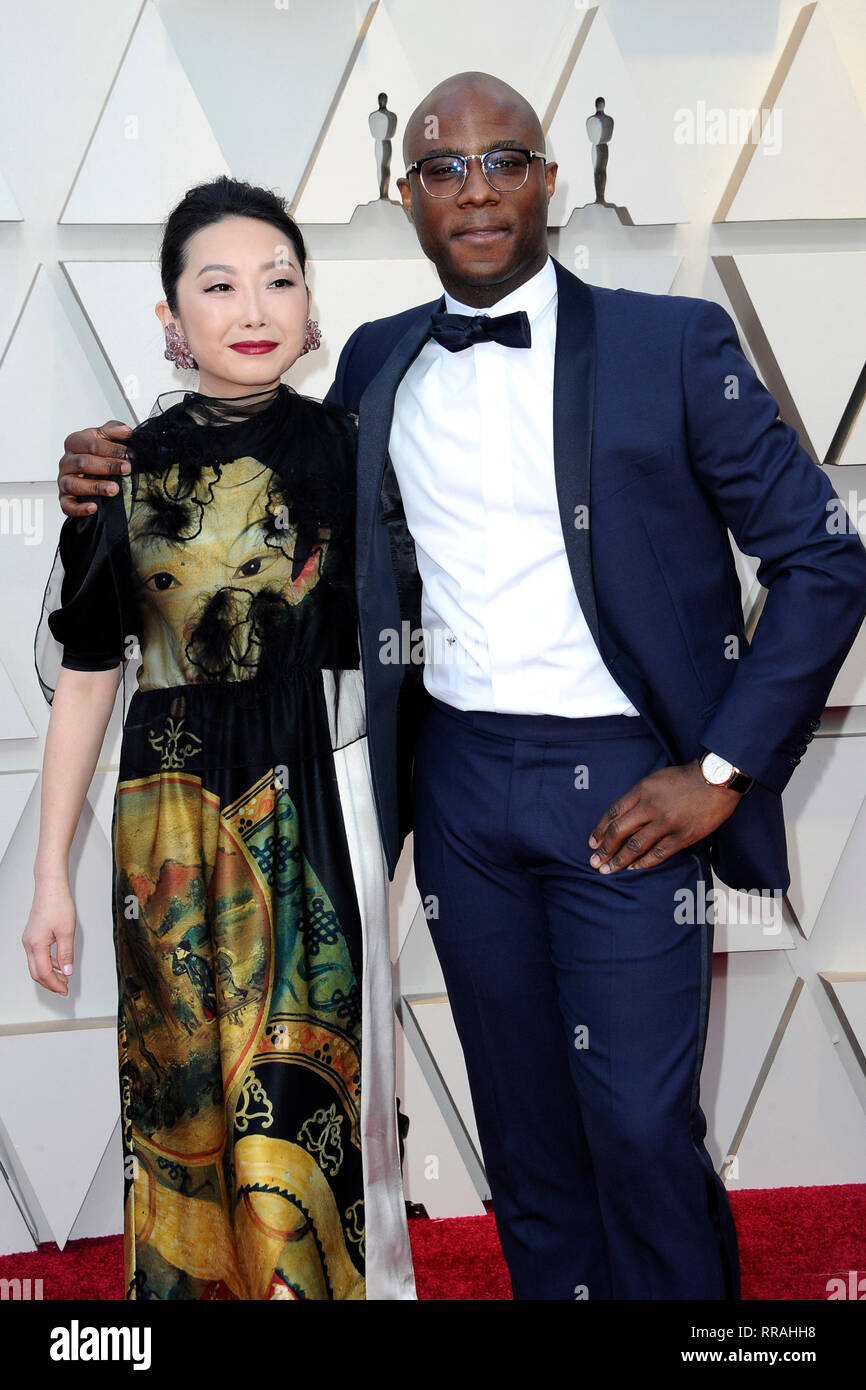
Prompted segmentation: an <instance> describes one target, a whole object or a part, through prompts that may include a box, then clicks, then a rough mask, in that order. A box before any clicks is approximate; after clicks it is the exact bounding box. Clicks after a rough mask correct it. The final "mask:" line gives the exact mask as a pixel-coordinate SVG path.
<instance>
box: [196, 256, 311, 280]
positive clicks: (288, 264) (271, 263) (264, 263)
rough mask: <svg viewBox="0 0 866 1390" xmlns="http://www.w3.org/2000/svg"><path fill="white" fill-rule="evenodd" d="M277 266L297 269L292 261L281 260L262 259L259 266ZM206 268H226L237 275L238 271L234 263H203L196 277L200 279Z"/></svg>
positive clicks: (231, 273) (268, 268) (284, 268)
mask: <svg viewBox="0 0 866 1390" xmlns="http://www.w3.org/2000/svg"><path fill="white" fill-rule="evenodd" d="M275 266H279V267H280V268H281V269H283V270H294V269H295V266H294V263H293V262H292V261H286V260H281V261H262V263H261V265H260V266H259V270H273V269H274V267H275ZM206 270H225V271H227V272H228V274H229V275H237V273H238V269H237V266H234V265H203V266H202V268H201V270H200V271H199V272H198V274H197V275H196V277H195V278H196V279H198V277H199V275H204V273H205V271H206Z"/></svg>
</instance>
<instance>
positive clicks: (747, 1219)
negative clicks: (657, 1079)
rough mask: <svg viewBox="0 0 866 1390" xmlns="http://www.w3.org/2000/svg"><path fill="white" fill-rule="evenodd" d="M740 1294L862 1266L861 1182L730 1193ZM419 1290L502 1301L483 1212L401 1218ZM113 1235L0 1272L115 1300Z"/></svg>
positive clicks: (820, 1294) (820, 1296) (760, 1293)
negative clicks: (737, 1245)
mask: <svg viewBox="0 0 866 1390" xmlns="http://www.w3.org/2000/svg"><path fill="white" fill-rule="evenodd" d="M730 1197H731V1206H732V1208H733V1212H734V1217H735V1219H736V1223H737V1232H738V1235H739V1240H740V1258H741V1264H742V1278H743V1298H744V1299H776V1298H781V1299H814V1300H819V1301H825V1300H826V1299H827V1281H828V1279H831V1278H834V1277H841V1278H842V1279H844V1280H845V1281H846V1284H847V1282H848V1272H849V1270H857V1271H859V1272H860V1275H861V1276H862V1275H864V1274H866V1185H860V1184H858V1185H853V1184H852V1185H850V1186H838V1187H780V1188H765V1189H760V1190H752V1191H747V1192H732V1193H731V1194H730ZM409 1232H410V1235H411V1239H412V1253H413V1256H414V1261H415V1278H416V1282H417V1286H418V1296H419V1298H421V1299H426V1300H439V1301H443V1300H447V1301H455V1300H491V1299H492V1300H497V1299H498V1300H503V1299H510V1297H511V1292H510V1285H509V1282H508V1274H507V1271H506V1268H505V1263H504V1261H503V1259H502V1252H501V1250H500V1248H499V1241H498V1239H497V1236H496V1227H495V1225H494V1222H493V1217H492V1216H473V1217H466V1218H462V1219H453V1220H446V1221H428V1220H425V1219H423V1218H420V1219H414V1220H412V1221H410V1223H409ZM122 1258H123V1257H122V1250H121V1242H120V1237H119V1236H104V1237H101V1238H100V1239H98V1240H76V1241H71V1242H70V1243H69V1244H68V1245H67V1246H66V1249H65V1250H64V1251H62V1252H60V1251H59V1250H58V1249H57V1246H56V1245H53V1244H46V1245H43V1246H41V1247H40V1249H39V1250H38V1251H34V1252H33V1253H31V1254H21V1255H5V1256H3V1257H2V1258H0V1278H3V1279H12V1278H19V1279H28V1278H29V1279H41V1280H42V1281H43V1289H42V1293H43V1298H45V1299H78V1298H82V1299H119V1298H121V1297H122V1294H123V1269H122Z"/></svg>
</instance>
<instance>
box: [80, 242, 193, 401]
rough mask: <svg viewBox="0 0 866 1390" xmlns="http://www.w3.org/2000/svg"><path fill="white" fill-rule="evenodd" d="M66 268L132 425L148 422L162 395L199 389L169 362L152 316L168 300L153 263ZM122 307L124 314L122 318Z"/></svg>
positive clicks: (189, 376) (102, 263)
mask: <svg viewBox="0 0 866 1390" xmlns="http://www.w3.org/2000/svg"><path fill="white" fill-rule="evenodd" d="M62 265H63V269H64V271H65V272H66V274H67V276H68V277H69V281H70V283H71V285H72V288H73V290H74V291H75V294H76V297H77V298H78V301H79V303H80V304H81V307H82V309H83V310H84V312H85V314H86V315H87V318H88V321H89V323H90V326H91V328H92V329H93V332H94V333H95V335H96V337H97V339H98V340H99V344H100V346H101V348H102V350H103V352H104V353H105V356H106V357H107V359H108V362H109V364H110V366H111V370H112V372H113V373H114V376H115V377H116V379H117V383H118V385H119V387H120V389H121V391H122V392H123V394H124V396H125V397H126V400H127V403H128V405H129V408H130V410H131V411H132V413H133V417H134V423H137V422H138V421H141V420H145V419H147V417H148V415H149V414H150V412H151V409H152V407H153V403H154V401H155V400H156V398H157V396H158V395H159V394H160V392H162V391H178V390H191V389H193V388H194V387H195V385H196V378H195V375H194V373H193V372H190V371H179V370H178V369H177V368H176V367H174V366H172V364H171V363H170V362H168V361H166V358H165V333H164V331H163V327H162V324H161V323H160V322H159V319H158V318H157V317H156V314H155V313H154V306H155V305H156V304H157V303H158V302H159V301H160V300H161V299H164V297H165V296H164V295H163V292H162V284H161V282H160V278H159V271H158V270H157V268H156V266H155V265H154V264H153V263H152V262H150V261H63V262H62ZM121 305H122V307H123V311H122V313H121V312H118V308H119V306H121ZM80 418H81V419H82V420H83V419H84V417H83V416H81V417H80ZM94 423H99V424H101V423H102V421H101V420H100V421H98V422H94Z"/></svg>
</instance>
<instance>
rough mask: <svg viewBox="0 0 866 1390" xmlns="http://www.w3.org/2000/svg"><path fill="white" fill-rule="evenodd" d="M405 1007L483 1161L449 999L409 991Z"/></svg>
mask: <svg viewBox="0 0 866 1390" xmlns="http://www.w3.org/2000/svg"><path fill="white" fill-rule="evenodd" d="M406 1007H407V1008H408V1009H410V1010H411V1013H412V1017H413V1019H414V1021H415V1023H416V1025H417V1027H418V1030H419V1032H420V1033H421V1036H422V1038H423V1039H424V1042H425V1044H426V1046H427V1048H428V1049H429V1052H430V1056H431V1057H433V1058H435V1063H436V1067H437V1069H438V1071H439V1072H440V1074H441V1076H442V1080H443V1082H444V1084H445V1086H446V1087H447V1089H448V1093H449V1096H450V1098H451V1101H452V1103H453V1105H454V1108H455V1110H456V1112H457V1114H458V1115H459V1117H460V1119H461V1121H462V1123H463V1125H464V1128H465V1129H466V1133H467V1134H468V1136H469V1139H470V1140H471V1142H472V1146H473V1148H474V1150H475V1156H476V1158H477V1160H478V1162H479V1164H480V1163H481V1162H482V1159H481V1141H480V1139H479V1138H478V1126H477V1125H476V1123H475V1114H474V1112H473V1109H472V1096H471V1093H470V1090H469V1077H468V1076H467V1074H466V1063H465V1061H464V1058H463V1049H462V1048H461V1046H460V1039H459V1038H458V1036H457V1029H456V1028H455V1026H454V1017H453V1015H452V1013H451V1006H450V1004H449V1003H448V996H447V994H440V995H433V996H429V997H426V998H425V997H424V996H420V997H419V996H414V997H413V996H411V995H410V996H409V998H408V999H407V1000H406Z"/></svg>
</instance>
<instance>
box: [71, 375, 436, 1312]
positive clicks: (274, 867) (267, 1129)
mask: <svg viewBox="0 0 866 1390" xmlns="http://www.w3.org/2000/svg"><path fill="white" fill-rule="evenodd" d="M356 429H357V426H356V421H355V418H354V417H353V416H349V415H347V414H346V413H345V412H343V411H340V410H338V409H337V408H336V407H330V406H323V405H320V404H318V403H316V402H313V401H311V400H308V399H306V398H305V397H302V396H299V395H297V394H296V393H295V392H294V391H292V390H291V389H290V388H289V387H287V386H285V385H280V386H279V387H277V388H276V390H275V391H272V392H268V393H263V394H261V395H259V396H251V397H247V398H245V400H244V401H240V402H239V401H223V400H221V399H216V398H207V397H203V396H201V395H199V394H197V393H194V392H189V393H187V394H186V395H185V396H184V398H183V400H182V401H180V402H178V403H177V404H174V405H171V406H169V407H168V408H167V409H165V410H164V411H163V412H162V413H161V414H159V415H156V416H154V417H151V418H150V419H149V420H146V421H144V422H143V424H142V425H140V426H139V427H138V428H137V429H136V430H135V431H134V433H133V434H132V436H131V437H130V440H129V448H130V451H131V454H132V459H133V469H132V473H131V475H130V476H129V477H127V478H125V479H124V480H123V482H122V486H121V490H120V493H119V495H117V496H115V497H114V498H111V499H107V500H104V501H101V502H100V505H99V509H98V512H97V513H96V514H95V515H94V516H89V517H86V518H84V519H78V520H68V521H67V522H66V523H65V525H64V527H63V530H62V533H61V539H60V546H59V558H60V560H61V561H62V570H63V576H64V577H63V587H62V601H61V606H60V607H59V608H58V609H56V610H55V611H53V612H51V613H50V616H49V617H48V626H49V627H50V629H51V632H52V633H53V635H54V637H55V638H56V639H58V641H60V642H61V643H62V644H63V648H64V653H63V664H64V665H65V666H67V667H72V668H73V669H79V670H100V669H103V670H104V669H109V668H111V667H114V666H117V665H118V663H119V662H127V663H129V662H135V661H136V660H137V659H138V658H139V657H140V665H139V666H138V672H137V686H136V688H135V691H134V693H133V695H132V696H131V698H130V700H129V702H128V707H127V709H126V715H125V720H124V729H123V742H122V750H121V761H120V772H119V781H118V786H117V793H116V800H115V811H114V828H113V851H114V939H115V949H116V954H117V971H118V988H119V1013H118V1024H119V1052H120V1085H121V1111H122V1129H123V1146H124V1156H125V1163H124V1259H125V1275H126V1296H127V1297H128V1298H133V1299H185V1298H189V1299H274V1298H283V1299H364V1298H368V1299H369V1298H379V1299H411V1298H414V1297H415V1291H414V1284H413V1278H412V1266H411V1258H410V1253H409V1242H408V1234H407V1228H406V1220H405V1205H404V1201H403V1193H402V1184H401V1174H400V1159H399V1151H398V1138H397V1116H396V1107H395V1098H394V1057H393V1015H392V1005H391V975H390V956H389V947H388V916H387V894H386V889H387V877H386V870H385V865H384V858H383V855H382V850H381V846H380V841H379V834H378V827H377V822H376V816H375V808H374V803H373V794H372V788H371V782H370V770H369V760H368V754H367V742H366V729H365V712H364V698H363V686H362V677H361V672H360V669H359V656H358V633H357V613H356V608H355V600H354V587H353V551H354V545H353V527H354V487H355V477H354V457H355V438H356ZM47 601H48V600H47V599H46V602H47Z"/></svg>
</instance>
